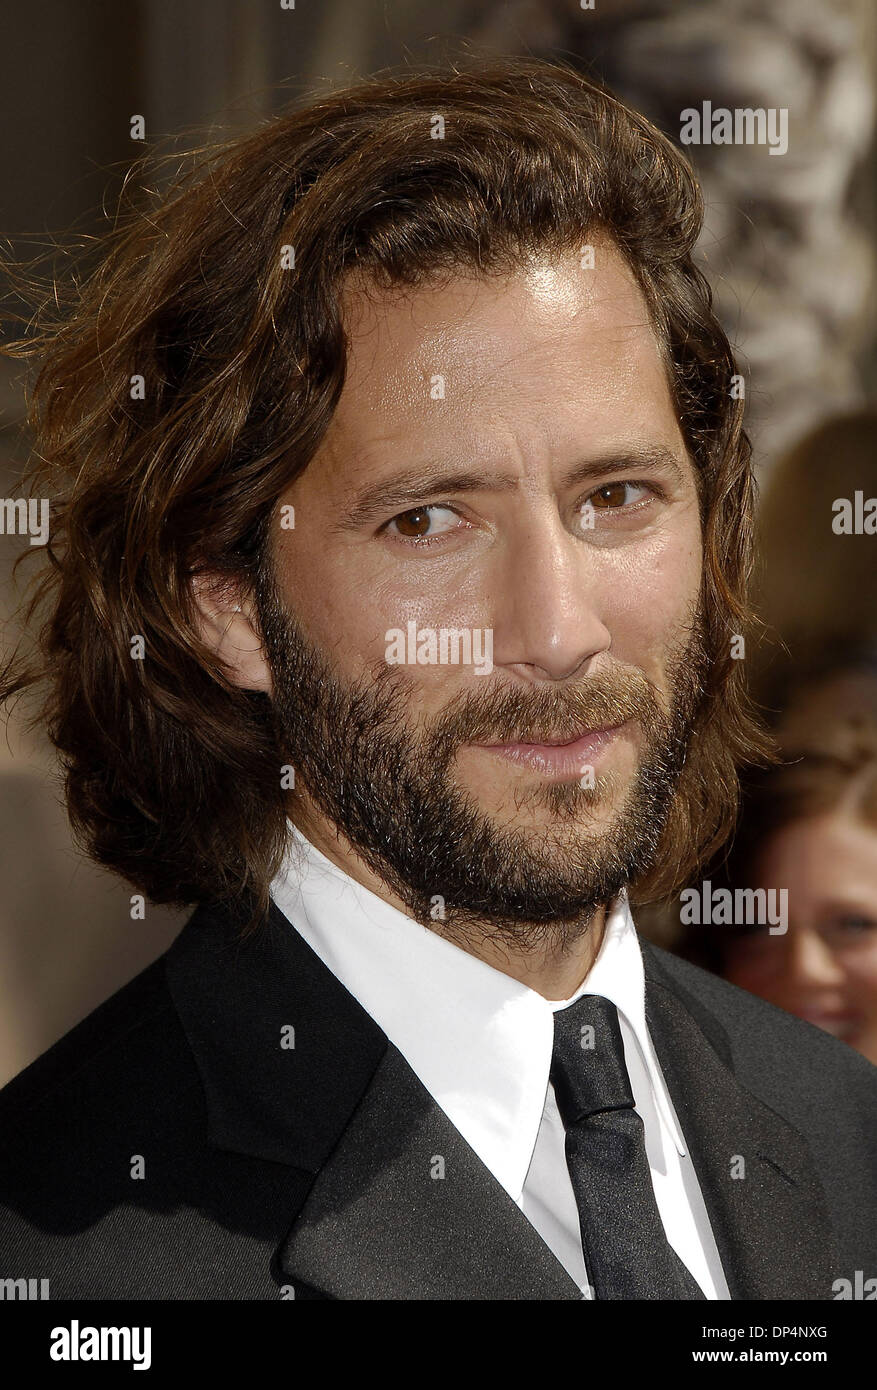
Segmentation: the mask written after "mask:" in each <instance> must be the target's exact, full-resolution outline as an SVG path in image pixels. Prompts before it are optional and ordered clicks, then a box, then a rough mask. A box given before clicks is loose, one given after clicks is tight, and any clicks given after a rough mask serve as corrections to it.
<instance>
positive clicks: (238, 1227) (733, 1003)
mask: <svg viewBox="0 0 877 1390" xmlns="http://www.w3.org/2000/svg"><path fill="white" fill-rule="evenodd" d="M700 216H701V209H700V203H699V196H698V192H697V188H696V185H695V184H694V181H693V178H692V176H691V173H690V171H689V169H688V167H687V165H686V164H685V163H684V161H683V160H682V159H681V158H680V156H679V155H678V153H677V152H676V151H675V150H674V149H673V147H672V146H671V144H670V143H669V142H668V141H667V140H665V139H664V138H663V137H662V136H661V135H659V134H658V133H657V132H656V131H655V130H654V129H653V128H652V127H651V126H650V125H649V124H648V123H647V122H646V121H645V120H644V119H643V118H641V117H640V116H638V115H637V114H635V113H634V112H632V111H629V110H627V109H626V108H625V107H624V106H622V105H621V104H619V103H618V102H617V101H616V100H615V99H614V98H613V97H612V96H611V95H610V94H608V93H606V92H604V91H602V90H601V89H600V88H598V87H597V86H596V85H595V84H594V83H593V82H591V81H590V80H589V79H585V78H584V77H582V76H581V75H579V74H577V73H575V72H574V71H572V70H569V69H567V68H564V67H552V66H548V65H544V64H542V63H539V62H536V61H533V60H510V61H507V62H502V63H498V64H496V65H494V66H491V67H487V68H483V69H481V70H472V71H468V72H466V71H462V72H460V71H458V72H453V71H446V72H441V71H439V72H421V73H411V74H410V75H407V76H404V77H402V78H388V79H382V80H380V81H374V82H371V83H365V84H363V85H361V86H359V87H357V88H354V89H352V90H348V91H343V92H339V93H336V94H334V95H332V96H329V97H324V98H322V99H321V100H320V101H319V102H317V103H314V104H313V105H311V106H307V107H303V108H301V109H299V110H297V111H294V112H293V113H291V114H289V115H287V116H284V117H283V118H281V119H279V120H278V121H276V122H273V123H272V124H270V125H268V126H267V127H266V128H265V129H263V130H261V131H259V132H258V133H257V134H256V135H255V136H252V137H249V138H248V139H246V140H243V141H241V142H239V143H237V144H233V145H232V146H231V147H230V148H229V149H228V150H227V151H225V152H224V153H223V154H222V155H221V156H220V157H218V158H217V160H216V161H214V163H213V164H212V165H211V166H210V168H209V169H208V171H207V173H206V174H205V175H204V176H203V177H202V178H200V179H195V180H194V181H192V180H191V179H190V180H188V181H184V182H183V184H182V186H181V187H179V188H177V189H176V190H175V191H173V192H172V193H171V194H169V195H168V196H167V197H166V198H165V200H164V202H163V203H162V204H161V205H160V206H159V207H158V208H157V209H156V210H155V212H154V214H152V215H151V216H150V218H149V220H146V219H142V220H141V221H139V222H137V223H136V224H135V226H134V227H133V228H132V229H124V230H123V232H122V233H121V235H120V237H119V239H118V241H117V242H116V243H115V244H114V245H113V246H111V247H110V248H109V249H108V253H107V257H106V259H105V261H104V263H103V266H102V268H101V269H100V270H99V271H98V272H97V274H96V277H95V279H94V280H93V281H92V282H91V283H90V284H89V285H87V286H86V288H85V289H84V291H83V295H82V299H81V302H80V303H79V304H78V306H77V307H76V308H75V309H74V311H73V312H72V315H71V316H69V317H68V318H66V319H65V320H64V321H63V322H62V323H61V324H60V325H59V326H58V328H57V329H56V330H55V334H54V336H50V337H49V339H48V341H46V340H43V341H42V343H41V348H42V350H43V352H44V353H45V355H46V366H45V368H44V373H43V376H42V378H41V381H40V383H39V386H38V389H37V416H36V421H35V424H36V428H37V432H38V438H39V440H40V453H41V454H42V456H43V457H44V458H46V459H47V460H49V467H50V469H51V470H52V475H51V476H52V482H53V494H52V495H53V496H54V495H56V494H57V493H58V492H59V491H60V497H61V500H60V502H59V503H58V504H57V505H56V506H55V511H54V516H55V520H54V532H53V537H52V542H51V549H52V553H53V556H54V558H55V560H56V563H55V564H54V566H53V567H52V570H51V572H50V573H49V574H48V576H47V578H46V580H45V581H44V586H45V587H44V589H43V591H42V597H43V598H44V599H45V601H46V602H47V603H49V604H50V611H51V622H50V623H49V625H48V627H47V628H46V630H45V633H44V640H43V647H42V653H43V660H44V663H45V665H44V667H43V668H41V670H40V671H37V672H33V671H25V670H23V669H20V668H19V667H18V666H17V665H16V664H15V662H12V663H10V666H9V668H8V670H7V673H6V676H5V684H4V687H3V693H4V695H5V696H6V697H8V696H9V695H11V694H13V693H14V692H15V691H16V690H20V689H24V688H25V687H26V686H27V685H28V684H30V683H32V682H33V680H34V679H35V678H36V677H37V676H38V675H39V674H43V675H45V676H46V677H47V678H48V679H49V682H50V694H49V696H48V697H47V702H46V706H45V708H44V711H43V717H44V718H45V719H46V721H47V724H48V726H49V729H50V732H51V736H52V738H53V740H54V742H55V744H56V746H57V747H58V749H59V751H60V753H61V755H62V757H63V758H64V760H65V765H66V767H67V773H68V780H67V798H68V806H69V810H70V815H71V818H72V821H73V824H74V827H75V828H76V829H77V831H78V832H79V834H80V837H81V838H82V840H83V842H84V843H85V844H86V845H87V847H88V848H89V850H90V852H91V853H92V854H93V855H94V857H95V858H96V859H97V860H99V861H100V862H101V863H103V864H106V865H108V866H110V867H112V868H113V869H115V870H117V871H118V872H120V873H121V874H123V875H124V876H125V877H126V878H127V879H128V880H129V881H130V882H131V883H132V884H133V885H134V887H135V888H136V889H137V890H138V893H140V894H142V895H145V896H149V897H151V898H152V899H153V900H156V901H170V902H178V903H191V902H197V903H199V904H200V906H199V907H198V909H197V910H196V912H195V914H194V916H193V917H192V918H191V920H190V921H189V922H188V924H187V925H186V927H185V928H184V930H183V932H182V934H181V935H180V936H179V937H178V938H177V940H176V941H175V942H174V944H173V946H172V947H171V949H170V950H169V951H168V952H167V954H166V955H165V956H164V957H162V958H161V959H160V960H158V961H156V962H155V964H154V965H152V966H151V967H150V968H149V969H147V970H146V971H144V972H143V973H142V974H140V975H139V976H138V977H137V978H136V979H134V980H133V981H132V982H131V983H130V984H128V985H127V986H126V987H125V988H123V989H122V990H120V991H119V992H118V993H117V994H116V995H115V996H114V997H113V998H111V999H110V1000H109V1001H107V1002H106V1003H105V1004H104V1005H103V1006H102V1007H101V1008H99V1009H98V1010H97V1011H96V1012H95V1013H93V1014H92V1015H91V1016H90V1017H89V1018H87V1019H86V1020H85V1021H84V1022H83V1023H81V1024H80V1025H79V1026H78V1027H77V1028H75V1029H74V1030H73V1031H72V1032H71V1033H70V1034H68V1035H67V1037H65V1038H63V1039H62V1040H61V1041H60V1042H59V1043H57V1044H56V1045H55V1046H54V1047H53V1048H51V1049H50V1050H49V1051H48V1052H47V1053H46V1054H45V1055H44V1056H42V1057H40V1058H38V1059H37V1061H36V1062H34V1063H33V1064H32V1065H31V1066H29V1067H28V1068H27V1069H26V1070H25V1071H24V1072H23V1073H22V1074H21V1075H19V1076H18V1077H16V1078H15V1079H14V1080H13V1081H12V1082H11V1083H10V1084H9V1085H8V1086H7V1087H6V1088H5V1090H4V1092H3V1094H2V1097H0V1121H2V1123H0V1135H2V1142H3V1145H4V1160H3V1191H2V1197H3V1203H4V1206H3V1216H2V1244H3V1248H4V1251H5V1258H6V1261H7V1263H9V1264H10V1265H14V1266H15V1268H16V1269H17V1270H19V1271H27V1270H30V1269H33V1270H39V1271H41V1272H43V1271H45V1272H47V1273H48V1275H49V1277H50V1279H51V1288H52V1296H53V1297H86V1298H89V1297H91V1298H124V1299H132V1298H139V1297H148V1298H156V1297H158V1298H172V1299H185V1298H269V1299H270V1298H275V1297H296V1298H336V1299H447V1300H457V1299H476V1298H477V1299H485V1298H486V1299H528V1298H538V1299H578V1300H580V1299H582V1298H588V1299H590V1298H596V1299H597V1300H598V1301H599V1300H613V1299H652V1300H656V1299H674V1300H676V1299H726V1298H729V1297H730V1298H735V1299H740V1298H756V1299H765V1298H787V1299H798V1298H818V1299H829V1298H832V1297H833V1296H834V1294H833V1284H834V1283H835V1281H836V1280H838V1279H842V1278H845V1277H852V1273H851V1272H852V1271H855V1270H856V1269H864V1270H865V1271H866V1272H867V1271H868V1270H875V1269H877V1241H875V1235H874V1221H873V1217H874V1212H875V1210H877V1185H875V1183H877V1180H875V1166H874V1161H873V1160H874V1143H873V1138H872V1129H873V1121H874V1116H875V1104H877V1073H875V1071H874V1069H873V1068H872V1067H871V1066H869V1065H868V1064H867V1063H865V1062H864V1061H863V1060H862V1059H861V1058H859V1057H857V1056H855V1055H854V1054H853V1053H852V1052H851V1051H850V1050H849V1049H847V1048H845V1047H844V1046H843V1045H842V1044H840V1043H838V1042H837V1041H836V1040H834V1039H831V1038H829V1037H827V1036H825V1035H824V1034H821V1033H819V1032H818V1031H817V1030H815V1029H813V1028H811V1027H809V1026H808V1025H806V1024H802V1023H800V1022H798V1021H797V1020H794V1019H792V1018H791V1017H789V1016H787V1015H785V1014H784V1013H782V1012H781V1011H779V1010H776V1009H774V1008H771V1007H769V1006H766V1005H764V1004H762V1003H761V1002H760V1001H757V1000H755V999H754V998H751V997H750V996H748V995H746V994H745V993H743V992H742V991H739V990H736V989H734V988H732V987H730V986H728V985H726V984H724V983H723V982H721V981H719V980H716V979H713V978H712V977H710V976H708V975H706V974H705V973H703V972H701V971H699V970H697V969H695V968H693V967H691V966H687V965H685V964H684V963H682V962H680V961H677V960H674V959H673V958H672V957H671V956H669V955H667V954H666V953H664V952H662V951H660V950H658V949H655V948H653V947H651V946H649V945H648V944H647V943H646V942H645V941H641V940H639V938H638V936H637V933H636V929H635V926H634V922H633V917H632V915H631V908H630V903H631V901H632V900H642V901H644V900H648V899H649V898H657V897H659V896H661V895H666V894H669V893H672V892H674V891H678V890H679V888H680V886H681V885H682V884H684V883H685V882H686V881H688V880H689V879H690V877H691V876H692V875H693V874H695V873H696V870H697V867H698V865H699V864H700V863H701V862H703V861H704V860H705V858H706V857H707V856H708V855H709V854H711V853H712V852H713V851H714V850H715V849H716V848H717V847H718V846H720V845H721V843H722V842H723V840H724V839H725V838H726V836H727V834H728V831H729V828H730V826H731V824H732V822H733V817H734V813H735V807H736V797H737V775H736V769H737V767H739V766H741V765H743V764H745V763H747V762H753V761H759V760H763V759H764V758H765V756H769V755H768V753H767V746H766V742H765V739H764V736H763V734H762V733H761V731H760V729H759V727H758V725H757V723H756V722H755V720H754V719H753V717H752V715H751V713H750V711H749V709H748V707H747V704H746V697H745V694H744V692H743V688H742V680H743V674H742V667H743V663H742V662H740V661H739V660H735V659H734V657H733V655H732V642H733V641H734V639H735V638H736V637H737V636H738V635H739V634H740V632H741V628H742V627H743V625H744V624H745V622H746V618H747V610H746V606H745V596H744V587H745V578H746V573H747V569H748V565H749V554H750V549H749V547H750V531H751V523H752V514H751V509H752V492H751V479H750V473H749V449H748V444H747V441H746V437H745V435H744V433H743V431H742V426H741V418H740V411H741V409H742V406H741V403H740V402H739V401H738V400H736V399H735V397H736V395H737V394H738V393H737V392H735V391H733V390H732V377H733V376H734V371H735V368H734V362H733V359H732V356H731V353H730V349H729V347H728V344H727V341H726V339H725V337H724V336H723V334H722V331H721V329H720V327H719V325H718V324H717V322H716V320H715V319H714V317H713V315H712V313H711V311H710V307H709V298H708V291H707V289H706V286H705V283H704V282H703V280H702V279H701V277H700V276H699V274H698V272H697V271H696V270H695V269H694V267H693V265H692V261H691V259H690V257H691V252H692V247H693V245H694V242H695V239H696V236H697V233H698V230H699V226H700ZM65 481H66V485H65Z"/></svg>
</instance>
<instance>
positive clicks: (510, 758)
mask: <svg viewBox="0 0 877 1390" xmlns="http://www.w3.org/2000/svg"><path fill="white" fill-rule="evenodd" d="M629 723H630V721H629V720H625V721H624V723H623V724H613V725H611V726H607V727H606V728H602V729H589V730H588V731H587V732H586V733H584V734H581V735H580V736H579V737H578V738H576V739H573V740H572V741H571V742H570V743H476V744H473V745H472V746H473V747H475V748H483V749H485V750H486V751H487V752H488V753H495V754H497V756H498V757H500V758H505V760H506V762H510V763H515V764H516V765H517V766H518V767H527V768H530V769H531V770H532V771H534V772H541V773H543V774H544V775H545V776H548V777H581V776H582V774H583V772H584V770H585V768H586V767H588V766H591V765H592V764H593V763H594V762H595V760H596V759H597V758H599V757H600V755H601V754H602V753H603V752H604V751H605V749H606V748H608V747H609V745H610V744H611V743H613V742H614V741H615V739H616V738H617V737H618V735H619V734H620V733H621V732H622V730H624V729H626V728H627V727H628V725H629Z"/></svg>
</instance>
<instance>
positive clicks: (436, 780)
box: [256, 575, 708, 950]
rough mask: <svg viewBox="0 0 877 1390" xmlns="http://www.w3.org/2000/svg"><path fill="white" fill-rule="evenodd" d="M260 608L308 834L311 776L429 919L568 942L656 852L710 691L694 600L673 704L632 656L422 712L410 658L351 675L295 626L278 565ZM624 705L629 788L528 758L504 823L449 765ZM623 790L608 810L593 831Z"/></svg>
mask: <svg viewBox="0 0 877 1390" xmlns="http://www.w3.org/2000/svg"><path fill="white" fill-rule="evenodd" d="M256 606H257V613H258V618H259V623H260V627H261V630H262V637H263V643H264V650H265V654H266V656H267V659H268V662H269V665H270V668H271V673H272V682H273V696H272V701H271V709H272V720H273V726H274V734H275V738H276V741H277V744H278V747H279V749H280V750H281V753H282V757H283V759H284V761H285V762H288V763H291V764H292V766H293V768H294V769H295V781H296V790H295V791H294V792H293V793H292V809H291V811H290V819H291V820H292V821H293V823H298V821H299V820H302V819H303V820H304V833H305V834H306V833H307V830H306V822H307V816H308V813H309V808H308V807H307V806H303V805H302V801H301V790H302V787H301V784H302V783H304V790H305V794H306V798H307V800H308V801H309V802H310V807H311V808H315V809H316V810H317V811H318V812H320V813H322V815H323V816H324V817H325V818H326V819H327V820H328V821H329V822H331V825H332V827H334V829H335V830H336V831H337V832H340V834H341V835H342V836H343V837H344V838H345V839H346V840H347V842H348V843H349V845H350V846H351V847H352V848H353V850H354V851H355V852H356V854H357V855H358V856H359V858H360V859H361V860H362V861H363V862H364V863H366V864H367V865H368V866H369V868H370V869H371V870H372V871H373V872H374V873H375V874H376V875H377V876H378V878H379V879H380V880H381V881H382V882H383V883H384V884H385V885H386V886H387V887H388V888H390V889H391V890H392V891H393V892H394V893H395V895H396V897H397V898H398V899H400V900H401V901H402V902H403V903H404V904H405V907H406V909H407V911H408V912H409V913H410V915H411V916H412V917H414V918H415V920H417V921H419V922H420V923H421V924H423V925H425V926H428V927H431V928H433V929H436V930H439V931H440V932H441V934H442V935H445V936H448V937H449V938H450V939H452V940H453V939H457V940H458V941H459V942H471V941H473V940H475V939H477V938H479V937H481V938H484V937H485V936H490V937H493V938H494V939H495V940H498V941H499V942H500V943H502V942H506V943H507V944H508V945H513V946H514V948H515V949H516V950H521V949H527V948H528V947H529V948H533V949H536V948H539V947H544V946H545V944H546V942H551V943H552V944H553V945H554V946H556V947H557V948H558V949H563V948H564V947H565V946H567V945H568V944H570V943H571V942H572V941H574V940H576V939H578V938H579V937H580V936H581V935H582V934H583V932H585V931H586V930H587V928H588V925H589V923H590V921H591V920H592V918H593V916H594V913H595V912H596V910H597V909H598V908H599V907H600V906H605V905H608V904H609V903H610V902H611V900H612V899H613V898H615V897H616V896H617V895H618V893H619V892H620V890H621V889H623V888H625V887H627V886H628V885H629V884H630V883H631V882H632V881H634V880H635V879H636V878H637V877H638V876H639V875H640V874H642V873H643V872H644V871H645V870H646V869H647V868H648V867H649V866H650V865H651V863H652V862H653V860H654V858H655V855H656V852H657V850H658V848H659V843H660V838H661V832H662V830H663V828H664V825H665V822H666V819H667V814H668V811H669V809H670V805H671V801H672V797H673V792H674V788H675V786H676V783H677V781H678V778H679V774H680V772H681V770H682V767H683V765H684V763H685V759H686V755H687V748H688V742H689V739H690V731H691V728H692V724H693V722H694V719H695V716H696V714H697V711H698V709H699V707H700V703H701V700H702V698H703V688H704V681H705V674H706V670H707V666H708V657H707V654H706V650H705V641H704V629H703V621H702V614H701V609H700V606H698V607H697V608H696V609H695V611H694V612H693V614H692V616H691V617H690V620H689V623H688V624H687V626H686V627H685V629H684V631H683V633H682V635H681V636H680V637H679V638H678V640H677V641H676V642H675V644H674V645H673V646H672V647H671V648H670V649H669V650H668V652H667V656H666V662H665V670H666V675H667V684H668V687H669V691H670V694H669V697H666V698H667V703H666V705H665V703H664V701H663V700H662V697H661V695H660V692H659V691H657V690H656V688H655V687H654V685H653V684H652V682H651V681H649V679H648V678H647V677H646V676H645V674H644V673H643V672H642V671H640V670H639V669H638V668H635V667H629V666H624V667H619V668H618V669H617V670H609V671H603V672H600V673H598V674H596V675H594V676H592V677H588V678H583V679H582V681H581V682H580V683H579V684H577V685H576V686H571V687H568V688H562V687H558V688H556V689H551V688H547V687H544V686H543V687H539V688H536V687H533V688H522V687H520V686H517V687H508V688H505V687H503V686H502V685H501V684H492V685H490V686H489V687H486V688H484V689H483V690H482V689H481V688H479V689H478V690H473V689H469V690H466V691H464V692H462V693H460V694H459V695H458V696H456V697H455V698H453V699H452V700H451V701H450V702H449V703H448V704H447V705H446V706H445V708H444V710H443V711H442V712H441V713H440V714H438V715H436V716H434V717H432V718H431V719H430V720H429V722H428V723H424V722H421V723H420V724H418V722H416V721H415V720H413V719H412V717H411V709H412V706H413V704H414V700H413V698H412V697H413V695H414V694H415V692H416V690H417V687H416V684H415V682H414V681H412V678H411V676H410V675H408V673H407V672H405V671H403V670H402V669H401V668H399V667H398V666H389V665H387V664H386V663H385V662H383V661H381V662H379V663H376V664H375V667H374V669H373V671H372V672H371V673H370V674H369V675H367V676H360V677H357V678H349V679H348V678H343V677H342V676H340V675H339V674H338V673H337V672H336V671H334V670H333V669H332V667H331V665H330V663H329V662H328V660H327V659H326V657H325V656H324V655H323V653H322V652H321V651H319V650H318V649H316V648H315V647H313V646H312V645H311V644H310V642H309V641H308V640H307V638H306V637H305V636H304V634H303V633H302V632H301V630H300V628H299V626H298V624H297V623H296V622H295V620H294V618H293V617H292V615H291V614H290V612H289V610H288V609H287V608H286V607H285V606H284V605H283V603H282V601H281V600H280V598H279V596H278V593H277V590H276V586H275V584H274V581H273V577H270V576H264V575H263V576H262V577H261V579H260V581H259V584H258V585H257V594H256ZM482 679H484V678H483V677H479V681H481V680H482ZM487 680H490V677H488V678H487ZM626 720H635V721H637V722H638V724H639V726H640V729H641V731H642V751H641V756H640V760H639V764H638V768H637V771H636V773H635V775H634V777H633V778H632V779H631V784H630V786H629V787H628V788H627V790H626V794H625V789H624V787H623V786H620V785H618V779H617V777H616V778H613V776H612V775H611V774H606V775H602V776H598V777H594V778H593V785H584V786H583V785H581V783H580V782H579V781H564V782H545V781H542V780H541V777H540V776H539V774H533V773H525V774H524V776H525V777H528V778H532V779H533V783H532V785H528V786H522V787H521V788H519V789H518V791H517V793H516V794H513V796H512V799H513V802H514V809H513V813H512V814H511V815H510V816H507V817H506V820H505V823H499V821H498V819H497V818H493V817H491V816H490V815H488V814H487V813H485V811H484V810H482V809H481V808H480V807H479V805H478V803H477V800H476V799H475V797H473V795H472V794H471V793H470V792H469V791H468V790H467V789H466V788H465V787H463V786H461V785H460V783H459V781H458V780H456V778H455V759H456V755H457V752H458V750H459V749H460V748H461V747H462V746H463V745H465V744H468V743H472V742H477V743H483V742H491V743H510V742H516V741H522V742H523V741H527V739H528V737H529V738H531V739H532V738H533V737H534V735H537V734H538V732H539V731H545V730H551V731H552V732H551V737H552V739H555V740H561V739H569V740H572V739H574V738H577V737H580V735H581V731H582V730H583V729H585V728H592V727H599V726H604V727H605V726H607V725H615V724H620V723H623V722H624V721H626ZM583 780H585V779H583ZM613 800H616V801H618V802H619V804H618V806H617V809H616V810H615V812H614V814H613V815H612V817H611V819H610V820H609V822H608V824H606V825H604V826H603V827H602V828H601V829H599V830H597V829H595V828H594V822H595V820H596V819H597V817H598V816H599V815H600V813H601V811H602V813H603V818H604V819H605V814H606V808H607V806H609V805H611V803H612V801H613ZM296 807H298V808H299V810H298V813H297V812H296V809H295V808H296ZM302 811H304V816H303V817H302V814H301V812H302ZM531 812H540V813H541V823H539V822H537V821H536V819H535V817H534V816H533V815H532V814H530V813H531ZM546 813H547V814H546Z"/></svg>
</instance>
